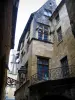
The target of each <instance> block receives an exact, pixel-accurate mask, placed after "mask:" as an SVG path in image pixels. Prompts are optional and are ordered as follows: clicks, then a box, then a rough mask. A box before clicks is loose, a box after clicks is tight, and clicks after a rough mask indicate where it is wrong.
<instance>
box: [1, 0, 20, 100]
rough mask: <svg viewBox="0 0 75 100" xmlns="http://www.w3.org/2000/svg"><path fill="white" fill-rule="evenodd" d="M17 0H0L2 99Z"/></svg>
mask: <svg viewBox="0 0 75 100" xmlns="http://www.w3.org/2000/svg"><path fill="white" fill-rule="evenodd" d="M18 4H19V0H1V1H0V100H4V96H5V86H6V81H7V68H8V60H9V52H10V49H13V48H14V38H15V27H16V18H17V10H18Z"/></svg>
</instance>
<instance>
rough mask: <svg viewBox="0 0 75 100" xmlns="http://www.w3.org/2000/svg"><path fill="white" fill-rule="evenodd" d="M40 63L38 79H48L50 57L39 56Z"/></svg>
mask: <svg viewBox="0 0 75 100" xmlns="http://www.w3.org/2000/svg"><path fill="white" fill-rule="evenodd" d="M37 60H38V61H37V62H38V63H37V64H38V65H37V68H38V69H37V73H38V79H40V80H42V79H48V68H49V66H48V61H49V60H48V59H46V58H38V59H37Z"/></svg>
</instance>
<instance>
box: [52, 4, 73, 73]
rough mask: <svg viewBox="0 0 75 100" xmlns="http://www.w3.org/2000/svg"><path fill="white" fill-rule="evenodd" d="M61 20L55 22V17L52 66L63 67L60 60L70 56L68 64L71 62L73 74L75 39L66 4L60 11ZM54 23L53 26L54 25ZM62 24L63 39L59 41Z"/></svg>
mask: <svg viewBox="0 0 75 100" xmlns="http://www.w3.org/2000/svg"><path fill="white" fill-rule="evenodd" d="M59 18H60V20H59V22H58V23H55V22H56V21H55V19H53V21H52V22H53V23H52V24H53V25H54V31H55V32H54V34H53V37H54V38H53V39H54V45H53V57H52V68H58V67H61V63H60V60H61V59H62V58H64V57H65V56H67V58H68V64H69V67H70V68H69V70H70V71H72V74H74V72H73V71H75V68H74V67H75V66H73V65H75V39H74V37H73V34H72V30H71V26H70V20H69V17H68V13H67V9H66V6H65V4H64V5H63V6H62V8H61V9H60V11H59ZM53 25H52V26H53ZM60 26H61V30H62V40H61V41H60V42H58V35H57V29H58V28H59V27H60Z"/></svg>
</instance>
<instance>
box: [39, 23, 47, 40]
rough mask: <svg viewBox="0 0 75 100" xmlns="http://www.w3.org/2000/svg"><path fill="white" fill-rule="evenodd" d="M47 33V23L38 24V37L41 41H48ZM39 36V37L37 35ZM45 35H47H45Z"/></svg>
mask: <svg viewBox="0 0 75 100" xmlns="http://www.w3.org/2000/svg"><path fill="white" fill-rule="evenodd" d="M48 33H49V27H48V26H47V25H42V24H40V25H39V27H38V39H39V40H43V41H48ZM39 35H40V36H41V38H40V37H39ZM45 35H47V36H46V37H45Z"/></svg>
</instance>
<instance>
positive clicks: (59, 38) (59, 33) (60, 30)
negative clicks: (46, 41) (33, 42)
mask: <svg viewBox="0 0 75 100" xmlns="http://www.w3.org/2000/svg"><path fill="white" fill-rule="evenodd" d="M57 38H58V42H61V41H62V40H63V36H62V29H61V26H60V27H59V28H58V29H57Z"/></svg>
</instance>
